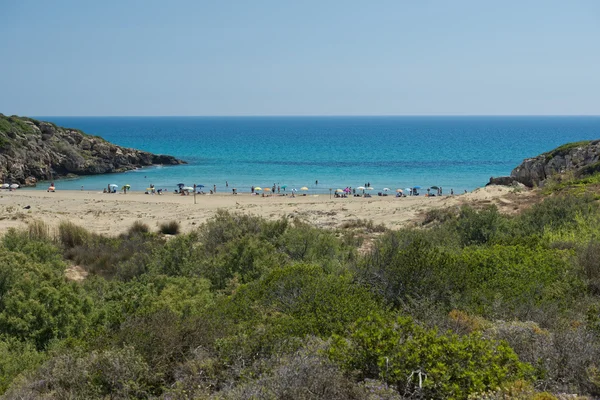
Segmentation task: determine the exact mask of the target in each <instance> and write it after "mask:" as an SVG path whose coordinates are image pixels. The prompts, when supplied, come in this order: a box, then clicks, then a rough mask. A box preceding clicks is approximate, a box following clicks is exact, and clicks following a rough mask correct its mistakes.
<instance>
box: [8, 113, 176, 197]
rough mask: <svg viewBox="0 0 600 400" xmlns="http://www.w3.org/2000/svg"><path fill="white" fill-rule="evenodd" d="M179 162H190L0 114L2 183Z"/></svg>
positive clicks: (29, 184)
mask: <svg viewBox="0 0 600 400" xmlns="http://www.w3.org/2000/svg"><path fill="white" fill-rule="evenodd" d="M178 164H185V161H182V160H179V159H177V158H175V157H173V156H169V155H158V154H152V153H149V152H146V151H141V150H136V149H129V148H125V147H121V146H117V145H115V144H112V143H109V142H107V141H106V140H104V139H102V138H101V137H99V136H92V135H88V134H85V133H84V132H82V131H80V130H78V129H71V128H63V127H59V126H56V125H55V124H52V123H50V122H44V121H39V120H35V119H32V118H26V117H17V116H11V117H8V116H5V115H3V114H0V180H2V181H3V182H10V183H18V184H20V185H25V186H32V185H35V184H36V183H37V181H39V180H49V179H60V178H64V177H73V176H79V175H95V174H106V173H111V172H123V171H128V170H132V169H136V168H141V167H145V166H150V165H178Z"/></svg>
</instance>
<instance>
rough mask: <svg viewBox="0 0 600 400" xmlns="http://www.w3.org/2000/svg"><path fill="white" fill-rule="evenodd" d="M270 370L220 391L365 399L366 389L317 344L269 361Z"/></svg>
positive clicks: (228, 397)
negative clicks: (351, 379)
mask: <svg viewBox="0 0 600 400" xmlns="http://www.w3.org/2000/svg"><path fill="white" fill-rule="evenodd" d="M269 364H271V365H272V366H270V368H269V372H267V373H264V374H262V375H261V376H260V377H258V378H257V379H253V380H250V381H249V382H245V383H242V384H240V385H238V386H237V387H235V388H234V389H232V390H227V391H225V393H224V394H223V397H222V398H223V399H224V400H252V399H273V400H276V399H295V400H353V399H355V400H361V399H364V400H367V392H366V390H365V388H364V387H361V386H359V385H357V384H355V383H353V382H352V381H350V380H349V379H348V378H347V377H346V376H344V374H343V373H342V372H341V371H340V369H339V368H338V367H337V366H336V365H335V364H334V363H332V362H331V361H330V360H328V359H327V357H324V356H323V355H321V354H320V352H319V349H318V346H316V345H309V347H308V348H306V347H305V348H302V349H300V350H298V351H297V352H295V353H293V354H289V355H284V356H277V357H273V359H271V360H269Z"/></svg>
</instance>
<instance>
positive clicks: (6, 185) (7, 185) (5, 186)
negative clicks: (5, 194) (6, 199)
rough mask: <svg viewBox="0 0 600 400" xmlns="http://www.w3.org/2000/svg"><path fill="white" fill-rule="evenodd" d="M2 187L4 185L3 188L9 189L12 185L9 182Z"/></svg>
mask: <svg viewBox="0 0 600 400" xmlns="http://www.w3.org/2000/svg"><path fill="white" fill-rule="evenodd" d="M0 187H2V189H8V188H9V187H10V185H9V184H8V183H3V184H2V186H0Z"/></svg>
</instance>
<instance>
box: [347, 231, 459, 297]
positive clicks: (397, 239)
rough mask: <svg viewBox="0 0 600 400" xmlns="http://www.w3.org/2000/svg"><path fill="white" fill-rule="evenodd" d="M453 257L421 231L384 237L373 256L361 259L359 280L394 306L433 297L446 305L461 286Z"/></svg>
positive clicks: (377, 244)
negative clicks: (453, 268) (452, 267)
mask: <svg viewBox="0 0 600 400" xmlns="http://www.w3.org/2000/svg"><path fill="white" fill-rule="evenodd" d="M453 258H454V256H453V255H452V254H448V253H444V252H443V251H442V250H439V249H438V248H436V247H435V246H434V245H432V244H431V243H430V242H429V241H428V239H427V235H426V234H424V233H423V232H418V231H400V232H389V233H386V234H384V235H382V236H381V237H380V238H379V239H378V240H377V241H376V243H375V244H374V246H373V249H372V251H371V252H370V253H367V254H366V255H365V256H364V257H363V258H362V259H360V260H359V262H358V266H357V270H356V275H357V278H358V279H359V281H360V282H361V283H362V284H364V285H366V286H367V287H369V288H370V289H371V290H372V291H373V292H374V293H376V294H377V295H381V296H383V298H384V299H386V301H387V302H388V303H389V304H391V305H394V306H398V305H400V304H401V303H402V302H404V301H407V300H408V299H410V298H416V299H424V298H431V299H435V300H436V301H440V302H443V303H447V302H448V301H449V299H450V297H451V294H452V293H453V292H454V291H456V290H457V289H456V288H455V285H459V284H460V279H455V278H459V277H458V272H460V271H454V270H452V269H451V268H450V267H451V266H453V265H454V264H453V261H452V260H453Z"/></svg>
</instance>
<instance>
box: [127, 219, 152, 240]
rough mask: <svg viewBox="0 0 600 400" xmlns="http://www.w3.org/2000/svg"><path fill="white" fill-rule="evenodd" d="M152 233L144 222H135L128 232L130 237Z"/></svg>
mask: <svg viewBox="0 0 600 400" xmlns="http://www.w3.org/2000/svg"><path fill="white" fill-rule="evenodd" d="M149 232H150V227H149V226H148V225H147V224H145V223H143V222H142V221H135V222H134V223H133V224H132V225H131V226H130V227H129V229H128V230H127V235H128V236H134V235H143V234H146V233H149Z"/></svg>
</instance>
